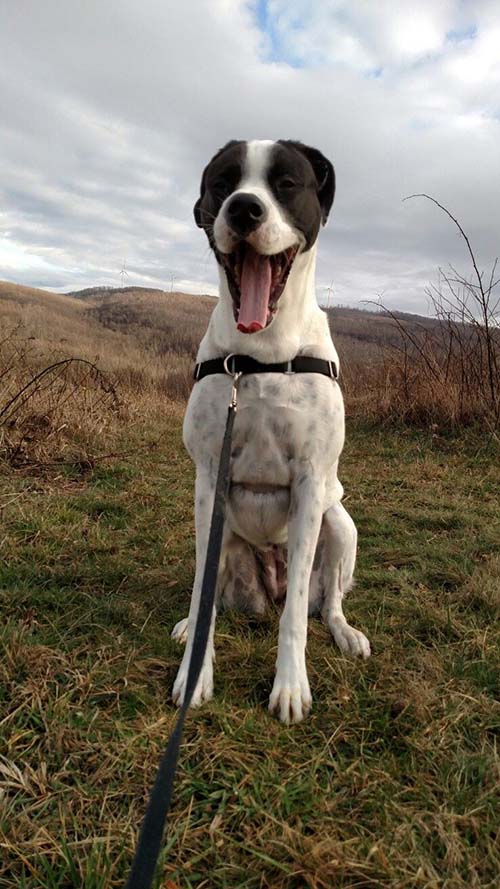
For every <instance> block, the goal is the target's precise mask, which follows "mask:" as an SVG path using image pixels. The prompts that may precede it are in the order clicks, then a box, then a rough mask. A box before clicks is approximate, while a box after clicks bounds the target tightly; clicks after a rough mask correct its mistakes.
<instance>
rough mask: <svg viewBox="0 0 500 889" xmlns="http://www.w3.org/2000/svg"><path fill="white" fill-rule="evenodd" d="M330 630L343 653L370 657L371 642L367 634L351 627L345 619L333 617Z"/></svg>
mask: <svg viewBox="0 0 500 889" xmlns="http://www.w3.org/2000/svg"><path fill="white" fill-rule="evenodd" d="M330 630H331V631H332V635H333V638H334V639H335V642H336V643H337V645H338V647H339V648H340V650H341V652H342V653H343V654H347V655H350V656H351V657H362V658H365V659H366V658H368V657H370V643H369V641H368V639H367V638H366V636H365V634H364V633H362V632H361V630H356V629H355V628H354V627H351V626H350V625H349V624H348V623H347V621H346V620H345V619H344V620H340V619H339V618H332V620H331V621H330Z"/></svg>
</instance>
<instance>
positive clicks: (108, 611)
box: [0, 407, 500, 889]
mask: <svg viewBox="0 0 500 889" xmlns="http://www.w3.org/2000/svg"><path fill="white" fill-rule="evenodd" d="M180 423H181V420H180V408H175V407H169V408H166V409H165V413H164V414H163V416H161V417H160V418H159V419H158V417H157V418H156V419H155V420H154V421H153V419H151V421H150V422H149V425H148V423H147V422H145V421H144V420H141V419H140V417H139V416H138V417H137V418H136V420H135V421H134V422H132V423H128V424H124V426H123V427H122V431H121V433H120V435H121V439H120V440H117V441H116V442H115V445H114V450H115V451H116V452H120V451H122V452H124V453H127V454H129V456H128V457H122V458H120V457H115V458H114V459H112V460H109V461H103V462H101V463H99V462H98V463H97V464H96V465H95V467H94V468H93V469H92V470H90V469H89V467H85V465H82V464H78V465H75V467H72V466H71V465H67V466H61V467H60V468H59V469H56V468H52V469H51V470H50V471H49V470H47V472H46V474H45V475H43V474H41V473H40V472H39V473H38V474H37V475H33V474H29V473H28V472H23V471H18V472H12V471H10V470H7V469H5V472H4V475H3V476H2V477H1V479H0V482H1V485H0V491H1V494H0V509H1V516H2V530H1V534H0V546H1V553H2V563H1V566H0V596H1V599H0V603H1V615H2V621H1V630H0V632H1V634H2V645H1V666H0V700H1V710H0V731H1V735H0V754H1V758H0V780H1V784H2V786H3V796H2V798H1V803H0V806H1V810H0V848H1V854H0V859H1V864H0V886H1V887H5V889H7V887H9V889H12V887H19V889H21V887H22V889H28V887H29V889H31V887H33V889H35V887H47V889H71V887H85V889H107V887H119V886H122V884H123V880H124V877H125V874H126V873H127V869H128V866H129V863H130V860H131V854H132V849H133V846H134V841H135V836H136V829H137V827H138V825H139V823H140V819H141V816H142V813H143V810H144V806H145V800H146V797H147V793H148V789H149V787H150V784H151V782H152V780H153V777H154V774H155V769H156V765H157V763H158V760H159V757H160V754H161V751H162V749H163V747H164V745H165V743H166V740H167V737H168V734H169V731H170V729H171V727H172V725H173V722H174V719H175V711H174V709H173V707H172V705H171V703H170V702H169V693H170V691H171V688H172V683H173V679H174V676H175V672H176V668H177V666H178V664H179V661H180V657H181V651H180V649H179V647H178V646H177V645H176V644H175V643H174V642H173V641H171V640H170V638H169V634H170V630H171V628H172V626H173V624H174V623H175V622H176V621H177V620H178V619H180V618H181V617H183V616H185V614H186V610H187V606H188V601H189V595H190V586H191V582H192V577H193V570H194V541H193V521H192V507H191V501H192V483H193V471H192V467H191V465H190V463H189V460H188V458H187V456H186V455H185V453H184V451H183V449H182V446H181V440H180ZM125 429H126V431H125ZM134 449H136V450H135V452H134V453H130V452H131V451H134ZM341 477H342V480H343V482H344V483H345V488H346V506H347V508H348V509H349V511H350V512H351V514H352V515H353V517H354V519H355V521H356V523H357V525H358V529H359V534H360V547H359V563H358V571H357V585H356V588H355V590H354V591H353V592H352V593H351V595H350V597H349V600H348V602H347V606H346V613H347V616H348V618H349V619H350V620H351V621H352V622H353V623H354V624H355V625H357V626H359V627H360V628H362V629H363V630H364V631H365V632H366V633H367V635H368V636H369V638H370V639H371V642H372V647H373V656H372V658H371V659H370V660H369V661H368V662H367V663H357V662H352V661H349V660H347V659H345V658H344V657H342V656H340V653H339V652H338V650H337V649H336V648H335V647H334V645H333V643H332V641H331V639H330V638H329V635H328V632H327V631H326V629H325V628H324V627H323V626H322V625H321V624H320V623H319V622H316V621H312V622H311V625H310V633H309V642H308V664H309V678H310V681H311V687H312V691H313V697H314V705H313V711H312V713H311V715H310V717H309V719H308V720H307V721H306V722H304V723H302V724H301V725H299V726H296V727H290V728H287V727H284V726H283V725H281V724H280V723H278V722H277V721H275V720H274V719H272V718H271V717H270V716H269V714H268V713H267V710H266V706H267V698H268V695H269V692H270V689H271V685H272V678H273V666H274V660H275V654H276V640H277V626H278V617H279V615H278V614H277V613H276V614H271V615H270V616H269V617H267V618H265V619H260V620H251V621H249V620H248V619H245V618H243V617H242V616H236V615H231V614H227V615H224V616H223V617H221V618H220V619H219V621H218V623H217V632H216V649H217V665H216V692H215V698H214V700H213V701H212V702H211V703H210V704H209V705H207V706H205V707H204V708H202V709H201V710H199V711H196V712H194V713H193V714H192V715H191V716H190V718H189V720H188V725H187V731H186V735H185V741H184V745H183V750H182V753H181V759H180V767H179V775H178V783H177V789H176V794H175V803H174V810H173V813H172V817H171V821H170V828H169V833H168V837H167V840H166V844H165V848H164V852H163V856H162V866H161V868H160V871H161V877H160V878H159V879H158V881H157V884H156V885H157V887H158V889H159V887H166V889H174V887H197V889H202V887H220V889H222V887H224V889H225V887H227V889H229V887H244V889H257V887H276V889H281V887H282V889H285V887H290V889H292V887H293V889H295V887H296V889H299V887H314V889H323V887H325V889H326V887H358V889H368V887H379V886H391V887H400V889H414V887H422V889H424V887H425V889H458V887H463V889H466V887H467V889H487V887H490V889H493V887H497V886H498V884H499V880H500V846H499V824H500V789H499V788H500V782H499V778H500V775H499V758H498V750H497V744H498V733H499V726H500V715H499V707H498V692H499V663H500V657H499V655H500V631H499V622H498V606H499V590H500V555H499V552H498V542H499V537H500V516H499V511H498V497H499V494H500V471H499V469H498V453H496V455H495V454H493V453H492V451H491V450H490V446H489V445H488V444H487V443H485V442H484V440H483V441H482V440H479V439H478V438H474V436H473V435H472V433H471V434H468V435H465V434H464V435H462V436H460V437H458V438H455V439H447V438H439V437H436V436H431V435H430V434H429V433H425V432H421V433H417V432H408V431H406V432H404V431H401V432H398V431H381V430H380V429H378V430H377V429H374V428H372V429H369V428H367V427H363V426H362V425H353V424H352V423H351V426H350V429H349V434H348V444H347V447H346V451H345V455H344V458H343V461H342V471H341Z"/></svg>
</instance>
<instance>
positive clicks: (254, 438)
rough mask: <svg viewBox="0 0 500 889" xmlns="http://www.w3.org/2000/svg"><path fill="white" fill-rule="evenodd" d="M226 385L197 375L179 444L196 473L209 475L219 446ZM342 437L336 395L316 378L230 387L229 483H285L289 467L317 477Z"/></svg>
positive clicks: (264, 379) (266, 378) (263, 379)
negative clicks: (304, 467) (308, 467)
mask: <svg viewBox="0 0 500 889" xmlns="http://www.w3.org/2000/svg"><path fill="white" fill-rule="evenodd" d="M231 385H232V382H231V379H230V378H229V377H223V376H222V375H214V376H213V377H205V378H204V379H203V380H202V381H201V382H200V383H198V384H196V386H195V387H194V389H193V392H192V395H191V398H190V401H189V404H188V409H187V411H186V417H185V422H184V441H185V444H186V447H187V450H188V451H189V453H190V455H191V457H192V459H193V460H194V461H195V463H196V464H197V466H198V467H200V468H201V467H204V468H205V469H207V470H208V471H209V472H211V473H213V472H214V470H216V467H217V463H218V458H219V454H220V450H221V446H222V439H223V434H224V428H225V421H226V416H227V406H228V403H229V398H230V392H231ZM343 438H344V413H343V403H342V396H341V393H340V389H339V387H338V385H337V384H336V383H334V382H333V381H332V380H330V379H329V378H327V377H323V376H321V375H320V374H295V375H287V374H253V375H248V376H245V377H243V378H242V379H241V380H240V383H239V389H238V411H237V414H236V418H235V422H234V427H233V438H232V459H231V480H232V481H233V483H245V482H246V483H254V484H271V485H272V484H276V485H289V484H290V482H291V479H292V477H293V474H294V471H295V468H296V466H297V464H299V463H303V462H304V461H308V462H310V463H312V464H313V466H315V467H316V468H317V469H318V471H325V470H327V469H328V467H329V466H330V465H332V464H333V463H334V462H335V460H337V459H338V456H339V454H340V451H341V449H342V445H343Z"/></svg>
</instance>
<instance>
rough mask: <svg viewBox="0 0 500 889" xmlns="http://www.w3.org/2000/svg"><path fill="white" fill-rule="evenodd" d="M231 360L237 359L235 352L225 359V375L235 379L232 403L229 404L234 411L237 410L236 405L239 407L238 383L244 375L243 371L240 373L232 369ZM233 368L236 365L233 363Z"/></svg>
mask: <svg viewBox="0 0 500 889" xmlns="http://www.w3.org/2000/svg"><path fill="white" fill-rule="evenodd" d="M231 358H236V355H235V354H234V352H231V354H230V355H226V357H225V358H224V371H225V373H227V374H228V376H230V377H232V378H233V388H232V389H231V401H230V402H229V407H232V408H233V410H236V405H237V401H238V383H239V381H240V377H241V376H242V375H243V374H242V373H241V371H240V372H238V371H235V370H231V369H230V367H229V362H230V360H231ZM233 367H234V363H233Z"/></svg>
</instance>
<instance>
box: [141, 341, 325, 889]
mask: <svg viewBox="0 0 500 889" xmlns="http://www.w3.org/2000/svg"><path fill="white" fill-rule="evenodd" d="M221 373H225V374H229V375H230V376H232V377H233V389H232V393H231V401H230V403H229V407H228V411H227V420H226V429H225V432H224V440H223V443H222V451H221V455H220V460H219V469H218V473H217V483H216V486H215V497H214V505H213V510H212V519H211V523H210V533H209V537H208V547H207V558H206V561H205V569H204V573H203V581H202V585H201V593H200V603H199V607H198V615H197V618H196V627H195V631H194V638H193V647H192V650H191V659H190V661H189V668H188V675H187V680H186V691H185V694H184V703H183V704H182V706H181V708H180V711H179V715H178V717H177V722H176V724H175V727H174V730H173V732H172V734H171V735H170V739H169V742H168V745H167V748H166V750H165V752H164V754H163V756H162V758H161V761H160V765H159V767H158V771H157V773H156V778H155V783H154V785H153V789H152V791H151V794H150V797H149V802H148V806H147V809H146V814H145V815H144V820H143V822H142V827H141V831H140V834H139V840H138V843H137V848H136V850H135V855H134V860H133V862H132V868H131V870H130V874H129V877H128V880H127V883H126V885H125V889H150V887H151V884H152V881H153V877H154V873H155V869H156V862H157V861H158V856H159V854H160V848H161V843H162V839H163V831H164V828H165V822H166V820H167V815H168V812H169V809H170V804H171V801H172V789H173V784H174V777H175V770H176V768H177V761H178V759H179V748H180V743H181V738H182V731H183V729H184V721H185V718H186V713H187V711H188V709H189V705H190V703H191V698H192V697H193V692H194V690H195V688H196V683H197V681H198V677H199V675H200V671H201V668H202V665H203V659H204V657H205V650H206V647H207V642H208V634H209V632H210V624H211V621H212V611H213V607H214V601H215V590H216V587H217V574H218V571H219V559H220V551H221V546H222V532H223V529H224V512H225V501H226V496H227V493H228V490H229V462H230V458H231V438H232V433H233V424H234V418H235V414H236V407H237V405H236V397H237V388H238V382H239V379H240V377H241V375H242V374H246V373H319V374H324V375H325V376H327V377H330V379H333V380H336V379H337V368H336V366H335V363H334V362H333V361H325V360H324V359H322V358H311V357H308V356H304V357H300V356H299V357H298V358H294V359H293V360H292V361H285V362H282V363H279V364H262V363H261V362H260V361H256V360H255V359H254V358H250V357H249V356H248V355H228V356H227V358H214V359H210V360H208V361H203V362H202V363H200V364H197V365H196V367H195V372H194V378H195V380H201V379H202V378H203V377H205V376H207V375H208V374H221Z"/></svg>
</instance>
